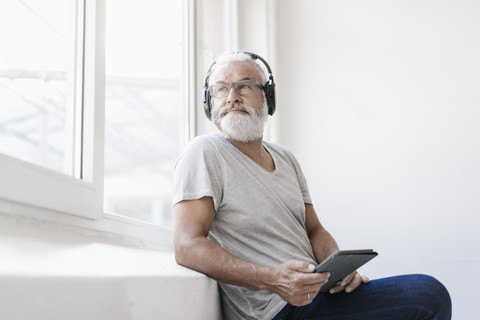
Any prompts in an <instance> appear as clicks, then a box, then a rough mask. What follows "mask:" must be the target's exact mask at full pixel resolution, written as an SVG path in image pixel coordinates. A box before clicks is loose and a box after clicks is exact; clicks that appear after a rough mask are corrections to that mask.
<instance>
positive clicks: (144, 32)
mask: <svg viewBox="0 0 480 320" xmlns="http://www.w3.org/2000/svg"><path fill="white" fill-rule="evenodd" d="M106 11H107V15H106V47H105V55H106V61H105V64H106V87H105V100H106V101H105V109H106V110H105V112H106V115H105V118H106V120H105V121H106V123H105V181H104V208H105V211H106V212H109V213H115V214H119V215H124V216H128V217H132V218H135V219H138V220H143V221H147V222H150V223H154V224H158V225H164V226H165V225H166V226H169V225H171V210H172V209H171V207H172V205H171V199H172V194H171V186H172V183H171V181H172V178H171V177H172V172H173V166H174V163H175V160H176V158H177V156H178V154H179V152H180V150H181V149H182V147H183V145H182V141H183V139H182V137H181V134H182V132H181V130H182V125H181V123H182V117H183V110H184V98H183V96H184V95H183V92H184V90H183V88H182V84H183V72H184V69H183V65H184V63H183V62H184V59H183V43H184V40H183V31H184V29H183V1H166V0H161V1H158V0H157V1H153V0H109V1H107V8H106Z"/></svg>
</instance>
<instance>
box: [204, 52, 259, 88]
mask: <svg viewBox="0 0 480 320" xmlns="http://www.w3.org/2000/svg"><path fill="white" fill-rule="evenodd" d="M232 61H247V62H248V63H250V64H251V65H252V66H253V67H254V68H255V70H257V71H258V74H259V75H260V78H261V79H262V85H264V84H265V83H267V79H268V71H267V70H266V69H265V68H264V67H263V66H261V65H260V64H259V63H258V62H257V61H256V59H254V58H252V56H251V55H249V54H248V53H245V52H241V51H240V52H230V53H226V54H223V55H222V56H220V57H219V58H218V59H217V60H216V61H215V62H214V64H213V65H212V66H211V67H210V70H209V71H208V72H207V76H206V78H205V79H206V81H208V83H209V84H210V81H211V79H212V76H214V75H215V72H216V71H217V69H218V68H219V67H223V66H225V65H227V64H228V63H230V62H232Z"/></svg>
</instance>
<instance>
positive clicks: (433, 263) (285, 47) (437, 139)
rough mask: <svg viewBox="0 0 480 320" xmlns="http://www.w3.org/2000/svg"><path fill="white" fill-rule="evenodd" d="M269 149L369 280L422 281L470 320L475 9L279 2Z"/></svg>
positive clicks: (478, 37) (476, 188)
mask: <svg viewBox="0 0 480 320" xmlns="http://www.w3.org/2000/svg"><path fill="white" fill-rule="evenodd" d="M275 10H276V11H275V18H276V20H277V21H276V26H277V29H276V31H275V32H276V50H275V52H274V53H272V55H273V56H274V60H275V62H276V63H275V67H276V69H275V71H274V73H275V79H276V82H277V89H278V90H277V94H278V113H277V114H276V115H275V116H276V119H275V120H274V121H275V122H276V123H275V127H276V132H275V134H276V140H277V141H278V142H279V143H281V144H283V145H285V146H286V147H288V148H289V149H290V150H292V151H293V152H294V154H295V155H296V156H297V158H298V160H299V161H300V163H301V165H302V167H303V170H304V172H305V175H306V176H307V180H308V182H309V186H310V191H311V194H312V198H313V200H314V203H315V207H316V210H317V213H318V214H319V216H320V219H321V221H322V222H323V224H324V225H325V226H326V227H327V229H328V230H330V232H331V233H332V234H333V235H334V237H335V238H336V239H337V240H338V242H339V244H340V246H341V248H343V249H356V248H374V249H376V250H377V251H378V252H379V256H378V257H377V258H375V259H374V260H372V261H371V262H369V264H368V265H367V266H365V267H364V268H363V269H361V271H362V272H363V273H364V274H367V275H369V276H370V277H371V278H378V277H384V276H389V275H395V274H404V273H427V274H430V275H433V276H435V277H437V278H438V279H439V280H441V281H442V282H443V283H444V284H445V285H446V286H447V288H448V289H449V291H450V293H451V296H452V300H453V308H454V318H453V319H455V320H459V319H465V320H467V319H473V318H476V314H478V307H477V304H478V293H477V292H476V289H477V288H479V287H480V280H479V277H478V270H480V249H479V245H480V231H479V226H480V218H479V214H480V168H479V165H480V2H479V1H469V0H460V1H447V0H441V1H427V0H420V1H419V0H398V1H394V0H389V1H381V0H378V1H375V0H364V1H355V0H351V1H315V0H300V1H288V0H280V1H278V2H277V3H276V8H275Z"/></svg>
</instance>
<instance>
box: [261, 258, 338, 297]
mask: <svg viewBox="0 0 480 320" xmlns="http://www.w3.org/2000/svg"><path fill="white" fill-rule="evenodd" d="M314 271H315V266H314V265H312V264H309V263H307V262H302V261H296V260H291V261H288V262H285V263H283V264H281V265H279V266H278V267H276V268H274V269H273V273H272V283H271V285H270V287H269V288H268V289H269V290H270V291H273V292H275V293H276V294H278V295H279V296H280V297H281V298H282V299H283V300H285V301H286V302H288V303H290V304H291V305H294V306H304V305H307V304H309V303H311V302H312V300H313V299H314V298H315V296H316V295H317V294H318V292H319V291H320V288H321V287H322V286H323V285H324V284H325V283H326V282H327V281H328V278H329V277H330V273H328V272H326V273H314Z"/></svg>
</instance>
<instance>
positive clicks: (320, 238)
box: [305, 204, 339, 262]
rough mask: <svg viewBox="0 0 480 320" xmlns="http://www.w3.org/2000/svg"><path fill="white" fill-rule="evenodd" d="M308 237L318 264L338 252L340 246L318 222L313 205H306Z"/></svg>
mask: <svg viewBox="0 0 480 320" xmlns="http://www.w3.org/2000/svg"><path fill="white" fill-rule="evenodd" d="M305 214H306V221H305V227H306V228H307V235H308V238H309V239H310V244H311V245H312V248H313V253H314V254H315V257H316V258H317V260H318V262H321V261H323V260H325V259H326V258H327V257H328V256H329V255H331V254H332V253H334V252H336V251H338V250H339V249H338V245H337V242H336V241H335V239H333V237H332V235H331V234H330V233H329V232H328V231H327V230H325V228H324V227H323V226H322V224H321V223H320V221H319V220H318V217H317V213H316V212H315V209H314V207H313V205H311V204H306V205H305Z"/></svg>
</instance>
